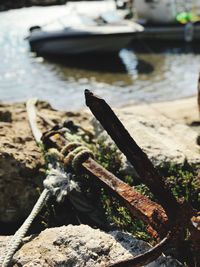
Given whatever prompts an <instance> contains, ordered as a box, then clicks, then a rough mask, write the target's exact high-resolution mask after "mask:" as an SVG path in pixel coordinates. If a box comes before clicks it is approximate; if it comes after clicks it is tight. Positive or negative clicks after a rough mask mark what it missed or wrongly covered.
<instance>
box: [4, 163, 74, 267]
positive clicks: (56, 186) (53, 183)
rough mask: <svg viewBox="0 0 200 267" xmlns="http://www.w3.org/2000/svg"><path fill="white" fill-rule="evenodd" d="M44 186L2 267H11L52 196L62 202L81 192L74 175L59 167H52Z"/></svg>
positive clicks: (11, 244)
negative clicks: (69, 194) (70, 193)
mask: <svg viewBox="0 0 200 267" xmlns="http://www.w3.org/2000/svg"><path fill="white" fill-rule="evenodd" d="M43 184H44V187H45V189H44V190H43V192H42V194H41V195H40V197H39V199H38V201H37V202H36V204H35V206H34V208H33V209H32V211H31V213H30V215H29V216H28V218H27V219H26V220H25V222H24V223H23V224H22V226H21V227H20V228H19V230H18V231H17V232H16V233H15V235H14V236H13V237H12V238H11V241H10V242H9V244H8V245H7V247H6V250H5V253H4V254H5V257H3V259H2V260H1V261H0V264H1V265H0V266H2V267H7V266H9V264H10V262H11V260H12V258H13V255H14V254H15V252H16V250H17V249H18V248H19V246H20V244H21V243H22V239H23V238H24V237H25V235H26V233H27V231H28V229H29V227H30V226H31V224H32V222H33V220H34V219H35V217H36V216H37V215H38V213H39V212H40V210H41V209H42V208H43V207H44V205H45V204H46V203H47V201H48V199H49V197H50V196H51V195H55V196H56V198H57V199H56V200H57V201H58V202H60V201H62V200H63V199H64V197H65V196H66V195H67V194H68V193H69V192H71V191H72V190H74V189H75V190H77V191H79V187H78V185H77V183H76V182H75V181H73V175H72V174H70V173H68V174H66V173H65V172H64V171H63V170H62V169H61V168H59V167H58V166H57V167H56V168H52V167H51V166H50V170H49V174H48V175H47V177H46V179H45V180H44V182H43Z"/></svg>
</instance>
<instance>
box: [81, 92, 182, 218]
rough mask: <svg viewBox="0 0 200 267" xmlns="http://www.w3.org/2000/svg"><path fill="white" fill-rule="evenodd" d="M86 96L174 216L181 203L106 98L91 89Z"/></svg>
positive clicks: (144, 180) (87, 102) (90, 106)
mask: <svg viewBox="0 0 200 267" xmlns="http://www.w3.org/2000/svg"><path fill="white" fill-rule="evenodd" d="M85 98H86V105H87V106H88V107H89V108H90V110H91V111H92V113H93V114H94V116H95V117H96V118H97V120H98V121H99V122H100V123H101V125H102V126H103V128H104V129H105V130H106V131H107V132H108V134H109V135H110V136H111V138H112V139H113V141H114V142H115V144H116V145H117V146H118V148H119V149H120V150H121V151H122V153H124V155H125V156H126V157H127V159H128V161H129V162H130V163H131V164H132V165H133V166H134V168H135V170H136V171H137V173H138V174H139V176H140V179H141V181H142V182H143V183H144V184H145V185H147V186H148V188H149V189H150V190H151V192H152V193H153V194H154V196H155V197H156V198H157V200H158V202H159V203H160V204H161V205H162V207H163V208H164V210H165V211H166V213H167V215H168V216H172V217H173V218H174V216H175V214H176V211H177V209H178V208H179V205H178V203H177V201H176V199H175V197H174V196H173V195H172V193H171V192H170V191H169V190H168V189H167V188H166V186H165V184H164V182H163V181H162V179H161V178H160V175H159V174H158V172H157V170H156V169H155V168H154V166H153V164H152V163H151V161H150V160H149V159H148V157H147V155H146V154H145V153H144V152H143V151H142V149H141V148H140V147H139V146H138V145H137V144H136V142H135V141H134V139H133V138H132V137H131V136H130V134H129V132H128V131H127V130H126V129H125V127H124V126H123V124H122V123H121V121H120V120H119V119H118V117H117V116H116V115H115V113H114V112H113V110H112V109H111V108H110V106H109V105H108V104H107V103H106V102H105V100H104V99H102V98H99V97H98V96H95V95H94V94H93V93H92V92H90V91H89V90H85Z"/></svg>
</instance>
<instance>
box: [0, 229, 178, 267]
mask: <svg viewBox="0 0 200 267" xmlns="http://www.w3.org/2000/svg"><path fill="white" fill-rule="evenodd" d="M28 241H29V242H27V241H25V242H27V243H25V244H24V245H23V246H22V247H21V248H20V250H19V251H18V252H17V253H16V254H15V255H14V259H13V265H12V266H14V267H17V266H24V267H32V266H38V267H39V266H43V267H49V266H52V267H58V266H63V267H72V266H73V267H80V266H85V267H100V266H108V265H109V264H111V263H114V262H117V261H120V260H125V259H129V258H131V257H133V256H135V255H138V254H140V253H142V252H145V251H147V250H148V249H149V248H150V246H149V245H148V244H147V243H145V242H144V241H141V240H137V239H136V238H134V237H133V236H132V235H130V234H128V233H123V232H120V231H112V232H109V233H105V232H103V231H100V230H98V229H93V228H91V227H89V226H87V225H79V226H73V225H68V226H62V227H58V228H51V229H46V230H45V231H43V232H41V233H40V234H39V235H38V236H37V237H34V238H29V239H28ZM7 242H8V237H1V238H0V255H2V253H3V248H5V247H4V246H5V244H6V243H7ZM146 266H148V267H159V266H160V267H161V266H162V267H165V266H166V267H175V266H176V267H178V266H182V264H180V263H179V262H178V261H176V260H174V259H172V258H170V257H165V256H160V257H159V258H158V259H157V260H156V261H154V262H152V263H150V264H148V265H146Z"/></svg>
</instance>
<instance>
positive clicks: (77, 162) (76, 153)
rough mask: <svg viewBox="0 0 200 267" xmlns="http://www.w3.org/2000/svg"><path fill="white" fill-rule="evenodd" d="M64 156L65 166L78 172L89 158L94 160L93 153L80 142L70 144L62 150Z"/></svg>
mask: <svg viewBox="0 0 200 267" xmlns="http://www.w3.org/2000/svg"><path fill="white" fill-rule="evenodd" d="M61 153H62V154H63V155H64V157H65V158H64V165H65V166H67V165H70V164H71V166H72V168H73V169H74V170H75V171H76V172H78V171H79V169H80V166H81V164H82V163H83V162H84V161H86V160H87V159H88V158H89V157H91V158H94V154H93V152H92V151H91V150H90V149H89V148H87V147H86V146H83V145H82V144H81V143H79V142H70V143H69V144H67V145H66V146H64V148H63V149H62V150H61Z"/></svg>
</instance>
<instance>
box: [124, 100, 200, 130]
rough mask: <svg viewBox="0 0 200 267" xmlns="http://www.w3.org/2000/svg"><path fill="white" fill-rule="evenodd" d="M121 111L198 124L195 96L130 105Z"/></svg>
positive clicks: (199, 116) (198, 116)
mask: <svg viewBox="0 0 200 267" xmlns="http://www.w3.org/2000/svg"><path fill="white" fill-rule="evenodd" d="M121 109H122V110H126V111H134V113H138V114H141V115H145V114H146V115H155V116H156V115H157V114H161V115H164V116H166V117H167V118H170V119H172V120H175V121H177V122H179V123H183V124H188V125H191V124H192V123H193V122H198V121H199V122H200V115H199V111H198V105H197V96H193V97H190V98H184V99H178V100H174V101H168V102H159V103H152V104H143V105H135V106H134V105H130V106H126V107H122V108H121Z"/></svg>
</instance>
